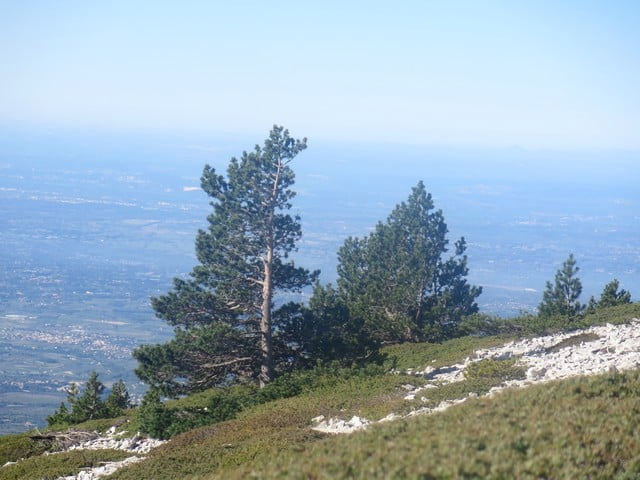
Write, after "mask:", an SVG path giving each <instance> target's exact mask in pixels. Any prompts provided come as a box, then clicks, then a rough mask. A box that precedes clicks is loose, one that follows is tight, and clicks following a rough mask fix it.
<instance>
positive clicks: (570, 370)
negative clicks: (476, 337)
mask: <svg viewBox="0 0 640 480" xmlns="http://www.w3.org/2000/svg"><path fill="white" fill-rule="evenodd" d="M513 357H518V358H519V359H518V362H517V365H518V364H519V365H521V366H524V367H527V374H526V378H525V379H523V380H509V381H507V382H505V383H504V384H503V385H500V386H497V387H493V388H492V389H491V390H490V391H489V393H487V396H493V395H494V394H496V393H497V392H500V391H502V390H504V389H505V388H513V387H524V386H527V385H531V384H533V383H541V382H548V381H551V380H557V379H564V378H569V377H574V376H578V375H597V374H602V373H607V372H608V373H610V374H616V373H617V372H621V371H624V370H629V369H632V368H638V367H639V366H640V320H638V319H637V318H634V319H632V320H631V321H630V322H629V323H627V324H623V325H611V324H607V325H601V326H594V327H591V328H588V329H584V330H582V331H580V332H571V333H561V334H555V335H547V336H544V337H537V338H526V339H523V340H519V341H512V342H509V343H506V344H505V345H502V346H500V347H495V348H488V349H481V350H477V351H476V352H475V353H474V354H473V355H471V356H470V357H469V358H467V359H466V361H465V362H464V364H456V365H451V366H449V367H442V368H434V367H431V366H429V367H427V368H425V369H424V370H422V371H417V370H414V369H410V370H408V371H407V373H408V374H412V375H420V376H423V377H424V378H425V379H427V380H429V383H427V384H426V385H424V386H422V387H417V388H415V387H412V389H409V388H408V387H409V385H403V388H404V389H405V390H407V391H408V392H409V393H408V394H407V395H405V397H404V399H405V400H415V398H416V395H417V394H418V393H419V392H420V391H421V390H425V389H427V388H437V387H438V386H440V385H444V384H447V383H453V382H458V381H462V380H464V371H465V369H466V368H467V367H468V366H469V365H470V364H471V363H474V362H479V361H482V360H486V359H493V360H500V359H508V358H513ZM475 396H477V395H476V394H470V395H469V397H475ZM469 397H465V398H460V399H456V400H449V401H444V402H442V403H440V404H439V405H438V406H436V407H434V408H428V407H423V408H419V409H416V410H414V411H412V412H410V413H409V414H407V415H405V416H401V415H397V414H394V413H391V414H389V415H387V416H386V417H384V418H383V419H381V420H379V421H378V423H382V422H389V421H392V420H396V419H400V418H407V417H413V416H415V415H424V414H430V413H435V412H442V411H444V410H446V409H447V408H449V407H451V406H453V405H457V404H459V403H462V402H464V401H466V400H467V398H469ZM313 422H314V423H315V424H316V425H315V426H314V427H312V428H313V429H314V430H318V431H321V432H328V433H351V432H354V431H356V430H361V429H364V428H366V427H367V426H368V425H371V423H372V422H371V421H369V420H366V419H362V418H360V417H355V416H354V417H353V418H352V419H351V420H349V421H344V420H340V419H335V418H334V419H328V420H326V419H325V417H324V416H320V417H316V418H314V419H313Z"/></svg>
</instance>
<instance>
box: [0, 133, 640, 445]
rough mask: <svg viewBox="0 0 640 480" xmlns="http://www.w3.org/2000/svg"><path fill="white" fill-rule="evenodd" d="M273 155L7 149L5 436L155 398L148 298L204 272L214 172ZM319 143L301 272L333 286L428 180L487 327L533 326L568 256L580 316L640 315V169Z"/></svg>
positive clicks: (217, 145) (199, 145) (200, 147)
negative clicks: (68, 404)
mask: <svg viewBox="0 0 640 480" xmlns="http://www.w3.org/2000/svg"><path fill="white" fill-rule="evenodd" d="M292 133H293V134H294V135H296V134H297V133H298V132H292ZM259 142H261V139H250V141H249V142H247V141H246V139H241V138H231V139H226V138H224V137H220V136H219V137H216V138H209V137H207V136H200V137H198V138H191V137H184V136H182V137H170V138H167V137H157V136H154V137H150V136H142V137H141V138H137V137H132V136H128V137H124V138H123V137H108V136H107V137H101V136H96V135H89V136H83V137H81V138H78V137H75V136H73V135H70V134H66V135H54V136H51V135H45V134H39V135H35V136H28V135H18V134H15V135H14V134H12V135H9V134H6V135H4V136H0V203H1V204H2V208H1V209H0V262H1V263H0V264H1V271H0V434H2V433H10V432H18V431H23V430H25V429H27V428H29V427H30V426H33V425H37V426H42V425H44V424H45V421H44V418H45V416H46V415H47V414H49V413H52V411H53V410H54V409H55V408H56V407H57V406H58V404H59V403H60V401H62V400H64V398H65V395H64V392H63V391H62V390H63V388H64V386H66V385H68V383H69V382H72V381H82V380H85V379H86V378H87V377H88V375H89V373H90V372H91V371H92V370H97V371H98V372H99V374H100V377H101V379H102V380H103V381H104V382H105V383H106V384H107V385H110V384H111V383H112V382H114V381H116V380H118V379H120V378H122V379H124V380H125V382H126V383H127V385H128V387H129V389H130V391H131V392H132V393H133V394H134V396H137V397H139V396H140V395H141V394H142V392H143V391H144V386H143V385H141V384H139V383H138V382H137V380H136V378H135V375H134V374H133V369H134V368H135V362H134V361H133V360H132V359H131V357H130V352H131V350H132V349H133V348H135V346H136V345H138V344H140V343H155V342H162V341H165V340H166V339H168V338H170V336H171V329H170V328H169V327H168V326H167V325H166V324H165V323H164V322H163V321H161V320H158V319H156V318H155V317H154V313H153V311H152V309H151V308H150V306H149V297H150V296H152V295H158V294H161V293H164V292H166V291H168V289H169V288H170V286H171V280H172V278H173V277H174V276H180V275H185V274H187V273H188V272H189V271H190V270H191V268H192V267H193V266H194V265H195V263H196V258H195V254H194V238H195V234H196V232H197V230H198V229H199V228H206V216H207V215H208V213H209V211H210V206H209V205H208V199H207V197H206V195H205V194H204V193H203V192H202V191H200V190H199V189H198V188H197V187H198V186H199V176H200V173H201V171H202V167H203V166H204V164H205V163H210V164H211V165H213V166H214V167H216V169H218V170H219V171H220V173H223V172H224V171H225V169H226V165H227V163H228V161H229V159H230V158H231V156H234V155H236V156H238V155H239V154H240V153H241V152H242V150H243V149H250V148H251V146H252V145H253V144H254V143H259ZM318 143H319V144H318V145H315V144H314V142H313V141H311V142H310V148H309V150H308V151H306V152H303V153H302V154H301V155H300V157H299V158H298V159H297V160H296V161H295V163H294V164H293V168H294V170H295V171H296V174H297V179H296V184H295V189H296V191H297V192H298V196H297V197H296V199H295V200H294V208H293V211H294V213H299V214H300V215H301V217H302V226H303V233H304V236H303V240H302V242H301V243H300V249H299V251H298V252H297V254H296V256H295V259H296V261H297V262H298V263H299V264H301V265H304V266H306V267H308V268H312V269H316V268H318V269H321V270H322V275H321V280H322V281H323V282H335V276H336V274H335V266H336V252H337V250H338V248H339V247H340V245H341V244H342V242H343V241H344V239H345V238H347V237H348V236H350V235H352V236H363V235H366V234H367V232H368V231H369V230H370V229H371V228H372V227H373V226H374V225H375V223H376V222H377V221H380V220H384V219H385V218H386V216H387V215H388V214H389V213H390V211H391V210H392V209H393V207H394V206H395V204H397V203H398V202H400V201H403V200H404V199H406V197H407V196H408V195H409V193H410V190H411V187H412V186H414V185H415V184H416V183H417V182H418V180H423V181H424V182H425V185H426V187H427V190H428V191H429V192H431V193H432V194H433V197H434V202H435V206H436V208H438V209H442V210H443V213H444V217H445V220H446V221H447V224H448V226H449V230H450V234H449V239H450V241H451V244H453V242H454V241H455V240H456V239H457V238H458V237H459V236H464V237H465V238H466V240H467V242H468V250H467V253H468V256H469V269H470V271H469V280H470V282H471V283H473V284H478V285H482V286H483V288H484V292H483V294H482V295H481V297H480V298H479V305H480V309H481V311H482V312H485V313H488V314H494V315H500V316H513V315H517V314H518V313H519V312H521V311H532V310H534V309H535V307H536V305H537V304H538V303H539V302H540V299H541V297H542V290H543V289H544V285H545V281H546V280H552V279H553V276H554V274H555V271H556V270H557V269H558V268H559V267H560V265H561V264H562V262H563V261H564V260H565V259H566V257H567V256H568V255H569V253H571V252H573V253H574V254H575V256H576V258H577V261H578V266H579V267H580V269H581V270H580V272H579V275H578V276H579V277H580V278H581V280H582V282H583V286H584V291H583V295H582V301H584V302H586V301H587V300H588V298H589V296H590V295H596V296H597V295H598V294H599V293H600V291H601V290H602V287H603V286H604V284H605V283H607V282H608V281H610V280H611V279H613V278H618V279H619V280H620V282H621V284H622V287H623V288H626V289H627V290H629V291H631V293H632V298H633V300H638V298H639V295H640V275H639V271H640V244H639V243H638V238H640V195H638V194H637V185H638V184H640V181H639V180H640V172H639V169H638V168H637V167H636V165H637V163H636V162H637V160H638V159H637V158H636V157H634V155H633V154H630V153H627V152H595V153H594V152H591V153H588V152H583V153H575V152H530V151H525V150H522V149H519V148H516V147H514V148H512V149H505V150H494V151H490V150H478V151H474V150H473V149H447V148H435V147H430V148H421V147H418V146H413V147H411V146H404V147H399V146H394V145H390V144H389V145H340V144H325V143H322V142H318ZM307 294H308V292H306V293H304V294H303V295H302V296H301V297H299V298H301V299H302V300H304V299H305V298H306V295H307Z"/></svg>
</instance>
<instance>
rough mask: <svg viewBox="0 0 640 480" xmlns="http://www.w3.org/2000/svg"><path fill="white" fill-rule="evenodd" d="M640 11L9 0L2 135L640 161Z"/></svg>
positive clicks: (540, 4)
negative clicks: (297, 140) (388, 147)
mask: <svg viewBox="0 0 640 480" xmlns="http://www.w3.org/2000/svg"><path fill="white" fill-rule="evenodd" d="M638 25H640V2H638V1H622V0H612V1H590V0H584V1H570V0H555V1H545V0H540V1H491V0H487V1H455V0H452V1H438V2H436V1H427V0H422V1H400V0H399V1H397V2H390V1H387V2H379V1H375V0H372V1H366V2H365V1H346V0H342V1H340V2H338V1H332V0H326V1H322V2H319V1H318V2H304V1H300V0H296V1H278V0H274V1H269V2H266V1H243V0H237V1H234V2H229V1H224V2H222V1H188V0H184V1H172V2H170V1H162V0H155V1H145V0H128V1H119V0H112V1H108V2H92V1H86V0H82V1H66V0H57V1H49V0H43V1H35V0H21V1H12V0H0V129H1V128H5V129H6V128H15V127H19V128H51V129H56V128H91V129H105V130H122V131H129V132H135V131H150V130H154V131H176V132H177V131H181V132H185V131H193V132H208V131H211V132H218V133H222V134H224V133H228V134H241V135H245V134H246V135H258V136H257V137H256V138H258V139H259V138H264V137H265V134H266V133H267V132H268V130H269V128H270V127H271V126H272V125H273V124H276V123H277V124H281V125H285V126H286V127H288V128H289V129H290V130H291V131H292V133H293V134H294V135H295V136H309V137H312V138H316V139H324V140H333V141H345V142H348V141H358V142H369V141H384V142H391V143H403V144H410V145H436V146H463V147H470V148H474V147H491V148H511V147H514V146H517V147H521V148H527V149H560V150H562V149H570V150H585V149H586V150H589V149H613V150H627V151H637V150H640V132H639V129H640V87H639V86H640V48H639V47H640V28H638Z"/></svg>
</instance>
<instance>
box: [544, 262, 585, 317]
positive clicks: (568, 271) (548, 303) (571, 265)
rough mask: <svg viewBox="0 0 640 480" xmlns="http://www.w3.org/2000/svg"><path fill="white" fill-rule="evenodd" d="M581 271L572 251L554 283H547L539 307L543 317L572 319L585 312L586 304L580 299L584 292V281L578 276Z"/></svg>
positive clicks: (557, 273)
mask: <svg viewBox="0 0 640 480" xmlns="http://www.w3.org/2000/svg"><path fill="white" fill-rule="evenodd" d="M579 271H580V268H579V267H577V266H576V260H575V258H574V257H573V253H572V254H570V255H569V258H567V260H565V261H564V263H563V264H562V268H561V269H559V270H558V271H557V272H556V276H555V281H554V283H553V284H552V283H551V282H549V281H547V283H546V288H545V291H544V293H543V296H542V302H541V303H540V305H539V307H538V311H539V312H540V315H541V316H542V317H546V318H549V317H554V316H561V317H565V318H566V319H567V320H568V321H572V320H575V319H576V318H577V317H578V316H579V315H580V314H581V313H582V312H583V310H584V309H585V306H584V305H582V304H581V303H580V302H579V300H578V299H579V298H580V294H581V293H582V282H581V281H580V279H579V278H578V277H577V276H576V275H577V274H578V272H579Z"/></svg>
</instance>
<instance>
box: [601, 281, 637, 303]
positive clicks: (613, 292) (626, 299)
mask: <svg viewBox="0 0 640 480" xmlns="http://www.w3.org/2000/svg"><path fill="white" fill-rule="evenodd" d="M618 288H620V282H619V281H618V280H617V279H615V278H614V279H613V280H611V281H610V282H609V283H607V284H606V285H605V286H604V289H603V290H602V293H601V294H600V300H599V301H598V304H597V307H598V308H605V307H614V306H616V305H624V304H626V303H631V293H629V292H628V291H626V290H625V289H622V290H620V291H618Z"/></svg>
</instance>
